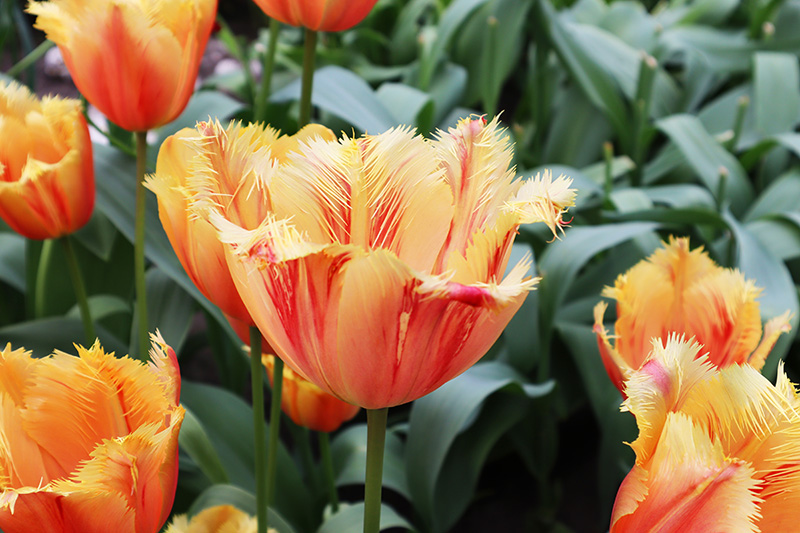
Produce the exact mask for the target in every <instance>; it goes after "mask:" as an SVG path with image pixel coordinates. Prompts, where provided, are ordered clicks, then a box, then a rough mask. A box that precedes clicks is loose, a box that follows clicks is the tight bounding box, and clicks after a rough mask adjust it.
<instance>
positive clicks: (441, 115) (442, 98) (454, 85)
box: [428, 63, 475, 129]
mask: <svg viewBox="0 0 800 533" xmlns="http://www.w3.org/2000/svg"><path fill="white" fill-rule="evenodd" d="M467 82H468V79H467V71H466V69H464V67H462V66H460V65H456V64H453V63H445V64H444V66H443V67H442V68H440V69H438V70H437V71H436V74H434V76H433V81H431V84H430V87H429V88H428V93H430V95H431V98H433V123H434V124H435V125H436V126H438V127H439V128H442V129H445V128H447V127H448V126H455V122H456V121H449V120H448V116H452V114H453V113H454V112H455V113H457V114H458V118H462V117H466V116H469V115H471V114H475V113H474V112H473V111H470V112H466V113H464V112H461V111H460V110H458V109H455V108H456V106H457V105H458V103H459V102H460V101H461V95H462V94H463V92H464V88H465V87H466V85H467Z"/></svg>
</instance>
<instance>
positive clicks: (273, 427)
mask: <svg viewBox="0 0 800 533" xmlns="http://www.w3.org/2000/svg"><path fill="white" fill-rule="evenodd" d="M282 393H283V361H282V360H281V358H280V357H278V356H277V355H276V356H275V364H274V366H273V368H272V398H271V403H270V406H269V448H268V449H267V454H268V455H267V503H269V504H270V505H272V504H274V503H275V480H276V474H277V471H278V468H277V467H278V437H279V436H280V429H281V394H282Z"/></svg>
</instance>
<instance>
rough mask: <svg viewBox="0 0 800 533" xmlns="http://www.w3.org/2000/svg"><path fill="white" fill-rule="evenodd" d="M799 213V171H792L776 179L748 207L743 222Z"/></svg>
mask: <svg viewBox="0 0 800 533" xmlns="http://www.w3.org/2000/svg"><path fill="white" fill-rule="evenodd" d="M789 211H800V169H797V168H795V169H793V170H791V171H789V172H787V173H786V174H784V175H783V176H781V177H779V178H778V179H776V180H775V181H774V182H772V184H771V185H770V186H769V187H768V188H767V189H766V190H765V191H764V192H763V193H761V195H760V196H759V197H758V198H757V199H756V201H755V202H753V204H752V205H751V206H750V209H749V210H748V212H747V216H745V218H744V219H745V221H752V220H756V219H758V218H762V217H764V216H767V215H774V214H778V213H785V212H789Z"/></svg>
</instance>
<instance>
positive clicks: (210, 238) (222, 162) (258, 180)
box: [145, 123, 335, 326]
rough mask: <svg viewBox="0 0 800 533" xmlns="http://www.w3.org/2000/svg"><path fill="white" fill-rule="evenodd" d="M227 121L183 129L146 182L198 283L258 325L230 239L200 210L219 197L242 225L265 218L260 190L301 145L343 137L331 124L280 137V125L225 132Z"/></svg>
mask: <svg viewBox="0 0 800 533" xmlns="http://www.w3.org/2000/svg"><path fill="white" fill-rule="evenodd" d="M219 127H220V126H219V125H217V126H212V125H211V124H205V123H204V124H202V125H201V126H200V127H199V131H198V130H194V129H188V128H187V129H183V130H181V131H179V132H178V133H176V134H175V135H172V136H171V137H169V138H167V139H166V140H165V141H164V143H163V144H162V145H161V150H160V151H159V153H158V161H157V163H156V173H155V174H154V175H152V176H149V177H148V178H147V182H146V184H145V186H146V187H147V188H149V189H150V190H151V191H153V192H154V193H155V194H156V196H157V197H158V216H159V218H160V219H161V224H162V225H163V226H164V230H165V231H166V233H167V237H169V241H170V243H171V244H172V247H173V249H174V250H175V253H176V254H177V255H178V259H179V260H180V262H181V265H183V268H184V269H185V270H186V273H187V274H189V277H190V278H191V279H192V281H193V282H194V284H195V285H197V288H198V289H200V292H202V293H203V294H204V295H205V296H206V297H207V298H208V299H209V300H211V301H212V302H213V303H214V304H215V305H216V306H218V307H219V308H220V309H222V311H223V312H224V313H226V314H227V315H230V316H231V317H233V318H234V319H238V320H241V321H242V322H244V323H245V324H247V325H248V326H249V325H252V323H253V322H252V320H251V319H250V315H249V313H248V312H247V309H246V308H245V306H244V304H243V303H242V299H241V298H240V297H239V293H238V292H237V291H236V287H235V286H234V284H233V280H232V279H231V275H230V273H229V271H228V265H227V263H226V261H225V252H224V249H223V245H222V243H220V242H219V239H218V238H217V234H216V230H215V229H214V228H213V227H212V226H211V224H209V223H208V221H206V220H204V219H202V218H199V217H197V216H195V215H193V214H192V213H191V212H190V208H191V207H192V206H193V205H195V204H200V205H206V204H207V203H209V202H219V203H220V205H221V207H222V208H224V209H226V211H227V212H230V213H231V217H233V218H234V220H236V223H237V224H240V225H241V226H242V227H245V228H248V229H252V228H255V227H258V225H259V224H260V223H261V222H262V221H263V220H264V218H265V217H266V216H267V213H268V212H269V205H268V204H261V203H259V202H258V201H256V191H257V189H259V188H260V187H263V183H264V182H265V181H268V180H269V176H270V175H271V174H272V173H273V172H274V169H275V166H276V165H277V164H278V162H279V161H281V160H283V159H285V158H286V154H287V153H289V152H291V151H293V150H295V149H297V147H298V146H299V144H300V143H301V142H305V141H307V140H309V139H312V138H314V137H317V136H323V137H329V138H331V139H333V138H335V136H334V135H333V133H331V132H330V130H328V129H327V128H323V127H322V126H318V125H310V126H306V127H305V128H303V129H302V130H301V131H300V132H298V133H297V134H296V135H292V136H279V134H278V132H277V131H275V130H274V129H272V128H269V127H267V128H263V127H261V126H258V125H250V126H246V127H242V126H241V125H238V124H232V125H231V126H230V128H228V131H227V132H226V134H225V135H224V136H220V137H217V136H214V134H213V133H212V130H213V131H216V130H217V129H219Z"/></svg>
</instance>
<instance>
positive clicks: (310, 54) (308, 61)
mask: <svg viewBox="0 0 800 533" xmlns="http://www.w3.org/2000/svg"><path fill="white" fill-rule="evenodd" d="M316 50H317V32H315V31H314V30H309V29H306V38H305V48H304V51H303V86H302V89H301V91H300V123H299V124H298V127H299V128H302V127H303V126H305V125H306V124H308V123H309V121H310V120H311V91H312V88H313V86H314V54H315V53H316Z"/></svg>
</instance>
